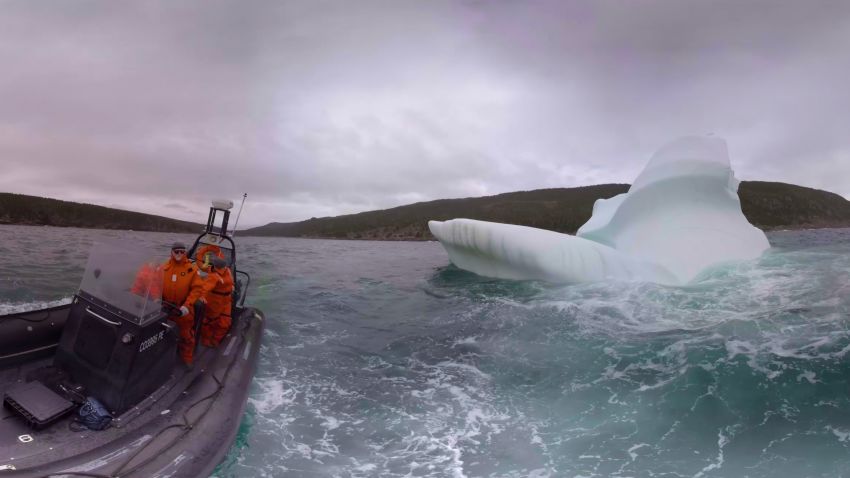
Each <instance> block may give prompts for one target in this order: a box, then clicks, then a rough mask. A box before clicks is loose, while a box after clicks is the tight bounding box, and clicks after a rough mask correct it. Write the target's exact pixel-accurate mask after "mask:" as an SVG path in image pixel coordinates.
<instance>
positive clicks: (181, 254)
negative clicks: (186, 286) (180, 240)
mask: <svg viewBox="0 0 850 478" xmlns="http://www.w3.org/2000/svg"><path fill="white" fill-rule="evenodd" d="M171 257H173V258H174V260H175V261H177V262H182V261H183V259H185V258H186V249H171Z"/></svg>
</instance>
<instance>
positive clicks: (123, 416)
mask: <svg viewBox="0 0 850 478" xmlns="http://www.w3.org/2000/svg"><path fill="white" fill-rule="evenodd" d="M231 207H232V203H229V202H228V203H222V202H214V203H213V207H211V208H210V214H209V218H208V221H207V225H206V227H205V230H204V232H203V233H202V234H201V235H200V236H198V238H197V239H196V240H195V242H194V244H193V245H192V247H191V249H190V251H189V257H195V251H197V250H199V249H200V248H202V247H205V246H209V247H214V248H215V250H220V251H221V254H222V255H223V256H224V259H225V260H226V261H227V264H228V266H229V268H230V270H232V271H233V272H234V276H235V279H236V280H235V287H234V291H233V299H232V310H231V311H230V312H231V316H232V325H231V327H230V330H229V331H228V332H227V335H226V336H225V337H224V339H223V340H222V342H221V344H220V345H219V346H218V347H217V348H206V347H204V346H202V345H196V349H195V362H194V365H193V366H192V367H186V366H184V365H183V363H182V362H181V361H180V360H179V358H178V355H177V341H178V330H177V327H176V326H175V324H174V322H172V321H171V320H169V318H168V317H169V309H170V308H172V307H173V305H169V304H167V303H164V302H163V301H162V300H161V299H160V297H159V294H158V293H143V294H139V292H138V291H137V290H134V288H135V287H134V282H135V283H138V275H139V271H141V270H143V269H144V268H145V267H147V266H150V265H151V264H158V263H160V262H161V261H162V256H163V253H162V251H161V250H153V249H149V248H145V247H143V246H140V245H139V244H133V243H132V242H128V241H123V242H106V243H99V244H96V245H95V246H94V247H93V248H92V252H91V254H90V256H89V260H88V264H87V266H86V271H85V273H84V274H83V279H82V282H81V284H80V288H79V290H78V291H77V293H76V294H75V295H74V298H73V300H72V302H71V303H70V304H68V305H63V306H59V307H52V308H47V309H42V310H35V311H29V312H23V313H16V314H9V315H4V316H0V394H2V395H3V399H4V408H3V411H2V416H0V418H2V419H0V477H6V476H9V477H19V476H20V477H47V476H50V477H53V476H68V477H71V476H90V477H116V476H121V477H162V478H164V477H200V476H209V474H210V473H211V472H212V471H213V470H214V469H215V467H216V466H217V465H218V464H219V463H220V462H221V460H222V459H223V457H224V456H225V455H226V453H227V451H228V450H229V448H230V446H231V444H232V443H233V440H234V438H235V436H236V432H237V430H238V427H239V424H240V421H241V418H242V414H243V411H244V408H245V403H246V399H247V395H248V390H249V386H250V383H251V380H252V377H253V375H254V371H255V369H256V365H257V360H258V355H259V346H260V340H261V337H262V333H263V328H264V320H263V314H262V312H260V311H259V310H257V309H255V308H252V307H245V306H244V303H245V298H246V297H247V294H248V288H249V286H250V276H249V275H248V274H247V273H245V272H244V271H241V270H238V269H237V262H236V258H237V255H236V245H235V243H234V241H233V238H232V237H231V236H230V235H229V234H228V233H227V230H228V229H227V226H228V220H229V215H230V211H229V209H230V208H231ZM159 291H161V288H159V289H158V290H157V292H159ZM146 292H148V291H146ZM203 316H204V314H203V306H202V304H201V303H198V304H197V308H196V313H195V321H196V326H195V331H196V336H197V331H198V330H199V328H200V320H202V317H203ZM198 342H200V340H199V341H198ZM92 398H94V399H95V401H92V400H91V399H92ZM98 403H99V404H102V405H103V408H105V410H103V411H102V412H101V413H100V414H98V413H97V412H98V410H97V406H96V405H97V404H98ZM93 404H94V405H95V406H94V407H92V405H93ZM81 407H82V412H81V411H80V409H81ZM106 412H108V414H107V413H106ZM92 416H95V417H96V418H98V419H101V418H103V419H104V420H105V421H107V422H109V426H108V427H107V428H105V429H103V430H96V429H92V428H97V426H94V427H92V423H91V420H89V422H86V420H85V418H89V419H90V418H91V417H92ZM81 417H82V418H83V419H81ZM104 417H106V418H104ZM108 417H111V421H110V420H109V418H108ZM94 423H95V425H97V421H95V422H94ZM86 424H88V425H89V426H88V427H86V426H84V425H86Z"/></svg>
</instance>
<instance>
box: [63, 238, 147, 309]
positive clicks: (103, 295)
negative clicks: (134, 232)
mask: <svg viewBox="0 0 850 478" xmlns="http://www.w3.org/2000/svg"><path fill="white" fill-rule="evenodd" d="M162 256H163V253H162V248H154V247H152V246H147V247H146V246H143V245H140V244H138V243H134V242H128V241H123V240H122V241H119V240H117V239H116V240H112V241H102V242H97V243H95V244H94V245H93V246H92V248H91V252H90V253H89V260H88V263H87V264H86V271H85V273H84V274H83V280H82V282H81V283H80V291H81V292H85V293H86V294H88V295H90V296H92V297H94V298H95V299H98V300H99V301H102V302H104V303H106V304H108V305H110V306H112V307H115V308H117V309H119V310H120V311H123V312H124V313H127V314H130V315H132V316H135V317H136V318H139V319H143V318H146V317H149V316H151V315H152V314H158V313H159V311H160V310H161V307H162V306H161V300H162V269H161V265H162V263H163V262H164V259H163V257H162ZM122 315H123V314H122Z"/></svg>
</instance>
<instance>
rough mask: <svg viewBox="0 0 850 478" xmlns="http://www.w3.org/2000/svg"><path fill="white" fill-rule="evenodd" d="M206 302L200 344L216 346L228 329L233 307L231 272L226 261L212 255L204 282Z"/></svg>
mask: <svg viewBox="0 0 850 478" xmlns="http://www.w3.org/2000/svg"><path fill="white" fill-rule="evenodd" d="M204 292H205V297H206V302H207V307H206V317H205V318H204V321H203V323H202V324H201V344H202V345H203V346H204V347H218V344H220V343H221V340H222V339H223V338H224V336H225V335H227V332H228V331H229V330H230V324H231V323H232V321H233V320H232V318H231V317H230V313H231V308H232V307H233V274H231V273H230V268H228V267H227V261H226V260H224V259H223V258H221V257H218V256H213V257H212V259H211V260H210V267H209V270H208V272H207V277H206V280H205V282H204Z"/></svg>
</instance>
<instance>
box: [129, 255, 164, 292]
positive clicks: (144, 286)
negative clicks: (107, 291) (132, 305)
mask: <svg viewBox="0 0 850 478" xmlns="http://www.w3.org/2000/svg"><path fill="white" fill-rule="evenodd" d="M130 292H132V293H134V294H136V295H139V296H142V297H149V298H153V299H159V298H160V297H162V266H161V265H159V264H154V263H151V262H147V263H145V264H142V267H140V268H139V271H138V272H137V273H136V279H135V280H134V281H133V286H132V287H130Z"/></svg>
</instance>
